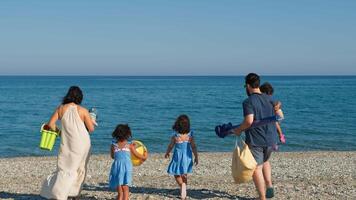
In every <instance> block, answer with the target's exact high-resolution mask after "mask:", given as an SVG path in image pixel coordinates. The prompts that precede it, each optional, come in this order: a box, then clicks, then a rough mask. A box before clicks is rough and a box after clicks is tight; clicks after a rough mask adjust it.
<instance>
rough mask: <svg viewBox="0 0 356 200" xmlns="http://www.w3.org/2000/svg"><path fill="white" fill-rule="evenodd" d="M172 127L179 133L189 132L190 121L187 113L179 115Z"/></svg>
mask: <svg viewBox="0 0 356 200" xmlns="http://www.w3.org/2000/svg"><path fill="white" fill-rule="evenodd" d="M172 129H173V130H174V131H176V132H178V133H180V134H187V133H189V132H190V121H189V117H188V116H187V115H180V116H179V117H178V118H177V119H176V122H175V123H174V125H173V127H172Z"/></svg>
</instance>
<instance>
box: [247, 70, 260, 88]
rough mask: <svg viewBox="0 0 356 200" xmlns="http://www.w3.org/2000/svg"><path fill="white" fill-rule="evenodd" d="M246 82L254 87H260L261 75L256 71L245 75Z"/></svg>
mask: <svg viewBox="0 0 356 200" xmlns="http://www.w3.org/2000/svg"><path fill="white" fill-rule="evenodd" d="M245 84H249V85H250V86H251V87H252V88H258V87H260V77H259V76H258V75H257V74H255V73H249V74H247V76H245Z"/></svg>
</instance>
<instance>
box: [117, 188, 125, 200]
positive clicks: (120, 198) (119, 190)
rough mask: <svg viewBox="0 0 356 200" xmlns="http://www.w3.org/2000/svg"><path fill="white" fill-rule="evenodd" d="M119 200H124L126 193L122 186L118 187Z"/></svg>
mask: <svg viewBox="0 0 356 200" xmlns="http://www.w3.org/2000/svg"><path fill="white" fill-rule="evenodd" d="M117 194H118V195H117V200H123V198H124V191H123V190H122V186H121V185H119V186H117Z"/></svg>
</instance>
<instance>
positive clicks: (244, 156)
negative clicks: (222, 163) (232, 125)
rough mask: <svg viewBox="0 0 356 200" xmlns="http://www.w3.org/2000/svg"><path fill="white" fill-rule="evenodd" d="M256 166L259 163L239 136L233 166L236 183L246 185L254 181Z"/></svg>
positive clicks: (233, 155)
mask: <svg viewBox="0 0 356 200" xmlns="http://www.w3.org/2000/svg"><path fill="white" fill-rule="evenodd" d="M256 166H257V162H256V160H255V158H254V157H253V155H252V153H251V151H250V148H249V147H248V145H247V144H246V143H245V142H244V141H243V140H242V138H241V137H240V136H237V137H236V142H235V149H234V152H233V154H232V166H231V171H232V177H233V178H234V181H235V183H246V182H248V181H250V180H252V175H253V172H254V171H255V168H256Z"/></svg>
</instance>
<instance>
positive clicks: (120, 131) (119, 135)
mask: <svg viewBox="0 0 356 200" xmlns="http://www.w3.org/2000/svg"><path fill="white" fill-rule="evenodd" d="M112 137H113V138H115V139H116V140H117V141H124V140H128V139H129V138H131V129H130V127H129V125H127V124H119V125H117V126H116V128H115V130H114V132H112Z"/></svg>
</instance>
